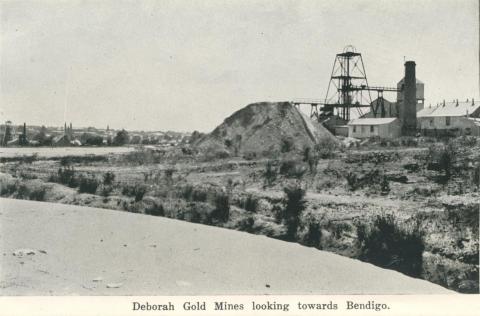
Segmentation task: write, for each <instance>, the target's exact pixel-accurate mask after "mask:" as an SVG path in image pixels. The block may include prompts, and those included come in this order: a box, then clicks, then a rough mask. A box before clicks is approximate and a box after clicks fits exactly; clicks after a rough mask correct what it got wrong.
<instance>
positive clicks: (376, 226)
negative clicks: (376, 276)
mask: <svg viewBox="0 0 480 316" xmlns="http://www.w3.org/2000/svg"><path fill="white" fill-rule="evenodd" d="M357 240H358V243H359V246H360V251H361V255H360V258H361V259H362V260H364V261H367V262H371V263H373V264H375V265H378V266H381V267H384V268H389V269H393V270H397V271H400V272H402V273H405V274H407V275H410V276H414V277H419V276H420V275H421V272H422V262H423V261H422V254H423V251H424V249H425V244H424V239H423V233H422V232H421V231H420V230H419V228H418V225H417V226H415V227H410V228H405V227H401V226H400V224H399V223H398V222H397V221H396V220H395V218H394V216H393V215H392V214H384V215H379V216H377V217H376V218H375V220H374V221H373V223H371V224H370V225H365V224H357Z"/></svg>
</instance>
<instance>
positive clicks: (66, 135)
mask: <svg viewBox="0 0 480 316" xmlns="http://www.w3.org/2000/svg"><path fill="white" fill-rule="evenodd" d="M194 134H195V135H197V134H200V133H198V132H194ZM191 135H192V133H182V132H173V131H166V132H162V131H127V130H125V129H112V128H110V127H109V126H107V127H106V128H104V129H101V128H96V127H78V128H76V127H74V126H73V124H72V123H69V124H67V123H65V124H64V125H63V126H48V127H46V126H35V125H27V124H26V123H23V124H21V125H16V124H14V123H13V122H12V121H6V122H5V123H4V124H1V125H0V140H1V142H0V145H1V146H3V147H7V146H9V147H17V146H32V147H35V146H59V147H65V146H123V145H128V144H131V145H161V146H176V145H179V144H182V143H186V142H188V140H189V139H190V137H191Z"/></svg>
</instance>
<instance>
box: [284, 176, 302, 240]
mask: <svg viewBox="0 0 480 316" xmlns="http://www.w3.org/2000/svg"><path fill="white" fill-rule="evenodd" d="M283 191H284V192H285V202H284V203H285V211H284V219H285V224H286V227H287V231H286V234H285V239H286V240H288V241H294V240H295V237H296V235H297V230H298V224H299V222H300V216H301V214H302V212H303V211H304V209H305V199H304V198H305V193H306V192H305V190H304V189H302V188H301V186H300V185H299V184H295V185H293V186H287V187H285V188H284V189H283Z"/></svg>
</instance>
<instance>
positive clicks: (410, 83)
mask: <svg viewBox="0 0 480 316" xmlns="http://www.w3.org/2000/svg"><path fill="white" fill-rule="evenodd" d="M416 129H417V80H416V76H415V62H414V61H407V62H406V63H405V89H404V99H403V117H402V130H403V134H404V135H413V134H415V131H416Z"/></svg>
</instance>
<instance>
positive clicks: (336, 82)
mask: <svg viewBox="0 0 480 316" xmlns="http://www.w3.org/2000/svg"><path fill="white" fill-rule="evenodd" d="M404 66H405V75H404V77H403V78H402V79H401V80H400V81H399V82H398V83H397V85H396V87H386V86H382V85H378V86H377V85H375V86H372V85H370V84H369V82H368V80H367V75H366V71H365V66H364V64H363V58H362V54H360V53H359V52H357V50H356V49H355V47H353V46H351V45H348V46H346V47H345V48H344V50H343V51H342V52H341V53H338V54H336V57H335V61H334V64H333V67H332V73H331V76H330V82H329V84H328V88H327V93H326V96H325V99H324V100H319V99H294V100H293V101H291V102H290V103H291V104H292V105H294V106H295V107H297V108H299V107H300V106H304V105H309V106H310V117H311V118H312V119H313V118H315V119H316V120H317V121H318V122H319V123H321V124H322V125H323V126H324V127H325V128H326V129H327V130H329V131H330V132H331V133H332V134H334V135H337V136H344V137H355V138H366V137H375V136H378V137H385V138H392V137H399V136H417V135H419V134H424V135H431V136H458V135H477V136H480V102H477V103H475V102H474V101H473V100H472V101H468V100H467V102H459V101H454V102H452V103H445V102H444V103H443V104H439V105H437V106H434V107H431V106H429V107H428V108H426V107H425V97H424V93H425V84H424V83H423V82H422V81H421V80H419V79H417V77H416V69H415V68H416V64H415V62H414V61H405V64H404ZM388 93H391V94H393V95H396V101H395V102H392V101H389V100H387V99H386V98H384V94H388ZM372 95H373V96H374V97H375V95H376V98H375V99H374V100H373V99H372ZM372 100H373V101H372Z"/></svg>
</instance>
